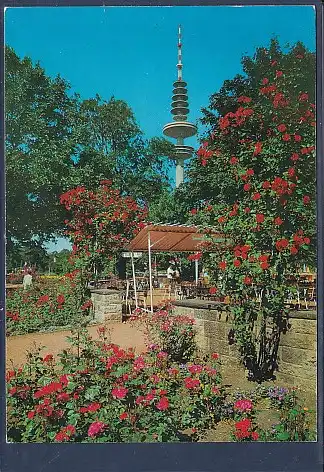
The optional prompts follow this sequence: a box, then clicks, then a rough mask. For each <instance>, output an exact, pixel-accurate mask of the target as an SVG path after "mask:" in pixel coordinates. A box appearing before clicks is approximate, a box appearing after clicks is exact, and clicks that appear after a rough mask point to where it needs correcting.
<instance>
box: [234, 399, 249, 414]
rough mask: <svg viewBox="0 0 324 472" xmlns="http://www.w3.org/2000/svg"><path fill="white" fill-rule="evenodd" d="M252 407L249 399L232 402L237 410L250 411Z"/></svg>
mask: <svg viewBox="0 0 324 472" xmlns="http://www.w3.org/2000/svg"><path fill="white" fill-rule="evenodd" d="M252 407H253V404H252V402H251V400H237V401H236V402H235V403H234V410H239V411H241V412H242V411H251V410H252Z"/></svg>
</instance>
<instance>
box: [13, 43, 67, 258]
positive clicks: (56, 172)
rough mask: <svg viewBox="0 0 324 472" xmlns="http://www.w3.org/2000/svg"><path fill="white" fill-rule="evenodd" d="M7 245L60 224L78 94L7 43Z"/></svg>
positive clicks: (23, 241)
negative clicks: (72, 92) (60, 195)
mask: <svg viewBox="0 0 324 472" xmlns="http://www.w3.org/2000/svg"><path fill="white" fill-rule="evenodd" d="M5 53H6V57H5V61H6V71H5V80H6V91H5V110H6V113H5V120H6V207H7V222H6V224H7V250H8V251H11V250H12V249H13V246H14V245H15V243H16V244H17V243H19V244H26V243H31V241H33V244H32V245H34V244H35V241H36V240H37V241H38V244H39V245H40V246H41V243H42V242H43V241H44V240H45V239H47V237H48V236H49V235H50V234H52V233H54V232H57V231H58V230H59V229H60V228H61V227H62V223H61V220H62V215H63V212H62V209H61V208H60V204H59V201H58V195H59V194H60V193H62V190H64V189H67V188H69V186H70V174H71V169H72V168H73V161H72V159H71V155H72V154H73V150H74V143H73V139H72V128H73V119H72V118H73V115H74V109H75V99H74V98H73V97H71V96H70V94H69V85H68V84H67V82H66V81H65V80H63V79H62V78H61V77H59V76H57V77H56V78H54V79H51V78H49V77H48V76H47V75H46V74H45V71H44V70H43V69H42V68H41V67H40V65H39V64H38V63H37V64H35V65H33V63H32V61H31V60H30V59H29V58H24V59H20V58H19V57H18V56H17V55H16V53H15V52H14V50H13V49H12V48H6V51H5Z"/></svg>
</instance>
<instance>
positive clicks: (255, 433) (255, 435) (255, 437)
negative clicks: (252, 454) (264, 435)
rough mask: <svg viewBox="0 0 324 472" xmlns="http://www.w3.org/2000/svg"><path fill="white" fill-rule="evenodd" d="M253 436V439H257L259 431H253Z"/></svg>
mask: <svg viewBox="0 0 324 472" xmlns="http://www.w3.org/2000/svg"><path fill="white" fill-rule="evenodd" d="M251 438H252V439H253V441H257V440H258V439H259V433H257V432H256V431H252V433H251Z"/></svg>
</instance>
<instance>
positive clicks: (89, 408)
mask: <svg viewBox="0 0 324 472" xmlns="http://www.w3.org/2000/svg"><path fill="white" fill-rule="evenodd" d="M100 408H101V404H100V403H98V402H95V403H90V404H89V405H88V406H83V407H81V408H80V410H79V411H80V413H89V412H90V413H93V412H94V411H97V410H100Z"/></svg>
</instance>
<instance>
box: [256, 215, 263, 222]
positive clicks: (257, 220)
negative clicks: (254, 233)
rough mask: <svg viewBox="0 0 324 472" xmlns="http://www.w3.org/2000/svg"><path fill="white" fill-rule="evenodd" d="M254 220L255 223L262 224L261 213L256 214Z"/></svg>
mask: <svg viewBox="0 0 324 472" xmlns="http://www.w3.org/2000/svg"><path fill="white" fill-rule="evenodd" d="M255 219H256V222H257V223H263V222H264V215H263V214H262V213H257V214H256V215H255Z"/></svg>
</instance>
